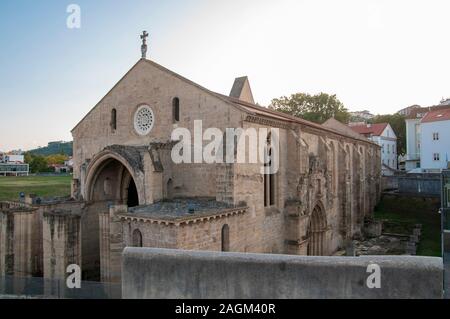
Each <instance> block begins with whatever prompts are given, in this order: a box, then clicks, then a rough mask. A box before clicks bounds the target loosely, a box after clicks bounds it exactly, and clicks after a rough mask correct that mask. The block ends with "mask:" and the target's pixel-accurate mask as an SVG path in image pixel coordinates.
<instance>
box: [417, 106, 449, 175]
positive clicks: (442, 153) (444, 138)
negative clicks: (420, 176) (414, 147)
mask: <svg viewBox="0 0 450 319" xmlns="http://www.w3.org/2000/svg"><path fill="white" fill-rule="evenodd" d="M420 132H421V151H420V166H421V168H422V169H447V168H450V166H449V163H450V162H449V160H450V108H448V109H444V110H436V111H431V112H428V113H427V114H426V115H425V116H424V117H423V118H422V120H421V121H420Z"/></svg>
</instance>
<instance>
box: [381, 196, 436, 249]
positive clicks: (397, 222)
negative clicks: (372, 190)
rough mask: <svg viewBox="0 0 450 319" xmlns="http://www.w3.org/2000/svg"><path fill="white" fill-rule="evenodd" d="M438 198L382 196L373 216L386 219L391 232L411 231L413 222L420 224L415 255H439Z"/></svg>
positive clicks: (387, 230)
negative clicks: (420, 229) (418, 240)
mask: <svg viewBox="0 0 450 319" xmlns="http://www.w3.org/2000/svg"><path fill="white" fill-rule="evenodd" d="M439 206H440V205H439V203H438V200H436V201H431V200H429V199H427V200H425V199H423V198H413V197H402V196H399V197H392V196H383V198H382V200H381V202H380V203H379V204H378V206H377V208H376V210H375V218H376V219H383V220H387V221H388V223H387V227H388V229H384V231H385V232H391V233H407V234H411V233H412V231H411V230H412V228H413V226H414V225H415V224H422V235H421V238H420V243H419V247H418V248H417V255H420V256H441V215H439V214H438V213H437V211H438V209H439Z"/></svg>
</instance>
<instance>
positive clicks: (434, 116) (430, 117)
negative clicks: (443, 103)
mask: <svg viewBox="0 0 450 319" xmlns="http://www.w3.org/2000/svg"><path fill="white" fill-rule="evenodd" d="M449 120H450V107H447V108H446V109H443V110H436V111H431V112H428V113H427V115H425V117H424V118H423V119H422V121H421V123H430V122H438V121H449Z"/></svg>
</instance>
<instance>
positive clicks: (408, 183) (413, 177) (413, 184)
mask: <svg viewBox="0 0 450 319" xmlns="http://www.w3.org/2000/svg"><path fill="white" fill-rule="evenodd" d="M382 188H383V190H392V189H398V192H399V193H401V194H416V195H422V196H437V197H438V196H440V195H441V177H440V174H432V173H429V174H404V175H395V176H383V178H382Z"/></svg>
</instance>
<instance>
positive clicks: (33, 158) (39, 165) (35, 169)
mask: <svg viewBox="0 0 450 319" xmlns="http://www.w3.org/2000/svg"><path fill="white" fill-rule="evenodd" d="M24 157H25V163H28V164H29V165H30V172H31V173H44V172H49V171H50V170H51V169H49V167H48V162H47V159H46V158H45V157H44V156H41V155H35V154H33V153H30V152H27V153H25V156H24Z"/></svg>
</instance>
